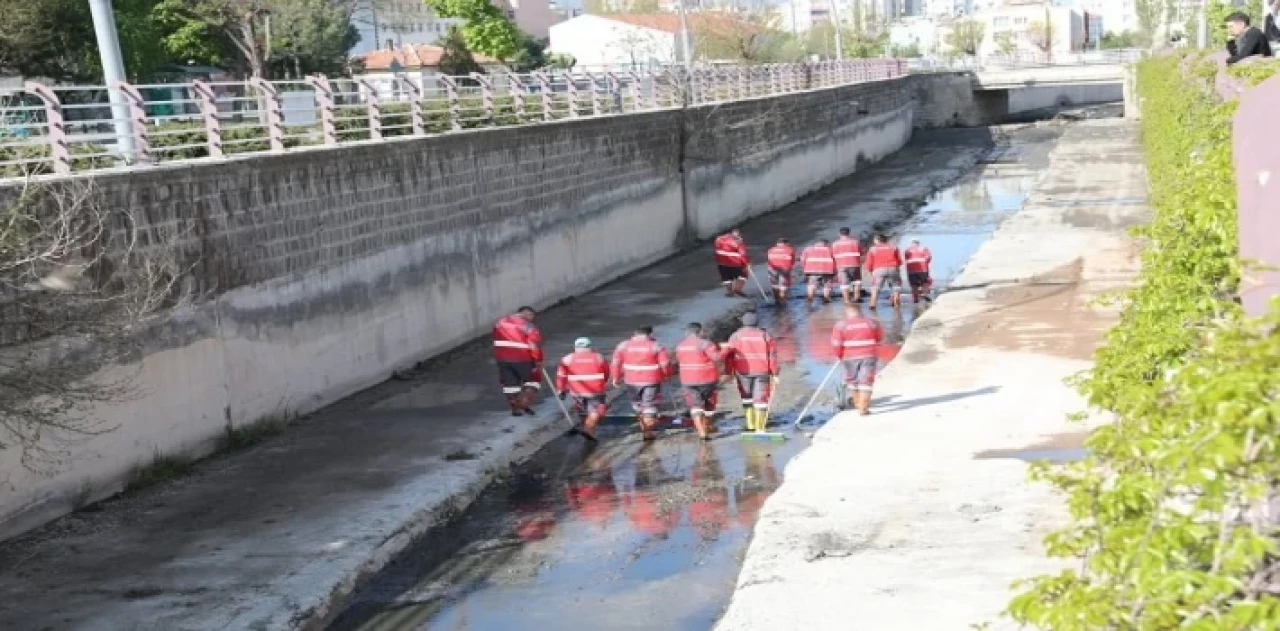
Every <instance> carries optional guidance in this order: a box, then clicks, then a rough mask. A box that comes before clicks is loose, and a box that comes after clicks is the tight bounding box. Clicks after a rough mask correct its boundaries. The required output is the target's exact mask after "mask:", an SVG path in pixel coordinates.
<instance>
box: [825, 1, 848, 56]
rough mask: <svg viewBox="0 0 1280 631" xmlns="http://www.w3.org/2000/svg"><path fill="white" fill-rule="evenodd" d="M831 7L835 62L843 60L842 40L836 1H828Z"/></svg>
mask: <svg viewBox="0 0 1280 631" xmlns="http://www.w3.org/2000/svg"><path fill="white" fill-rule="evenodd" d="M828 1H829V3H830V5H831V24H832V26H834V27H835V28H836V60H837V61H839V60H841V59H844V38H843V37H841V36H840V11H839V8H838V7H837V6H836V0H828Z"/></svg>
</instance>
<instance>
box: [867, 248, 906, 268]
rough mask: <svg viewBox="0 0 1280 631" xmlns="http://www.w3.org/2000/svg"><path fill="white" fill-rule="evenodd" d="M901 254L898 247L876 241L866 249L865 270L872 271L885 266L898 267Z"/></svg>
mask: <svg viewBox="0 0 1280 631" xmlns="http://www.w3.org/2000/svg"><path fill="white" fill-rule="evenodd" d="M901 265H902V255H901V254H899V253H898V248H896V247H894V246H892V245H889V244H888V243H877V244H876V245H873V246H871V249H870V250H867V271H868V272H872V271H875V270H878V269H882V268H886V267H900V266H901Z"/></svg>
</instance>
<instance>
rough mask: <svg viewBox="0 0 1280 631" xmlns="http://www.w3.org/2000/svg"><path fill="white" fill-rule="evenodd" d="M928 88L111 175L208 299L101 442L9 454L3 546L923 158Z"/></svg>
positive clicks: (151, 239) (102, 189) (884, 86)
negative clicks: (865, 175) (553, 309)
mask: <svg viewBox="0 0 1280 631" xmlns="http://www.w3.org/2000/svg"><path fill="white" fill-rule="evenodd" d="M919 86H920V81H919V80H918V79H917V78H906V79H894V80H885V81H877V82H870V83H865V84H859V85H853V86H844V87H838V88H828V89H822V90H813V91H809V92H802V93H798V94H789V95H785V96H780V97H770V98H760V99H750V100H744V101H737V102H729V103H720V104H713V105H706V106H701V107H697V108H692V109H689V110H669V111H658V112H651V113H643V114H630V115H625V116H618V117H605V118H592V119H584V120H571V121H562V122H558V123H551V124H545V125H535V126H527V127H518V128H506V129H492V130H476V131H469V132H464V133H458V134H450V135H444V136H438V137H432V138H412V139H402V140H389V141H385V142H380V143H370V144H366V145H360V146H352V147H346V146H344V147H342V148H335V149H317V150H314V151H306V152H296V153H289V154H282V155H274V156H254V157H246V158H242V159H231V160H226V161H218V162H200V163H191V164H186V165H167V166H161V167H158V168H154V169H147V170H139V171H134V172H126V173H115V174H103V175H99V176H97V177H95V178H94V179H93V180H92V184H93V189H94V190H95V194H96V195H99V196H100V200H101V202H102V203H103V204H105V205H107V206H110V207H114V208H121V209H128V210H130V211H131V212H132V213H133V214H134V216H135V220H136V222H137V224H138V226H139V228H140V230H141V233H142V235H143V238H144V242H146V243H149V244H150V245H149V247H173V248H176V249H177V250H178V251H179V252H181V253H182V254H184V255H185V256H186V257H187V258H189V259H190V260H192V261H194V264H195V268H194V273H193V281H194V289H195V290H196V291H197V292H199V295H200V296H201V297H202V298H201V300H200V301H198V302H197V303H196V305H195V306H192V307H187V308H183V309H181V310H180V311H179V312H177V313H175V314H174V315H173V317H172V318H171V319H170V320H169V321H168V322H166V323H165V324H164V325H163V326H161V327H158V328H157V330H155V331H153V332H151V333H150V334H148V335H147V336H146V340H145V344H146V347H145V349H144V353H143V355H142V359H141V360H140V361H139V362H138V363H137V364H135V365H131V366H117V367H112V368H110V369H108V370H106V371H104V375H103V376H109V377H114V376H127V377H128V378H130V379H132V381H133V383H135V384H136V386H137V389H138V392H137V396H134V397H131V398H129V399H128V400H126V401H121V402H117V403H113V404H109V405H105V404H104V405H102V406H100V407H99V408H98V409H97V410H96V411H95V413H94V414H93V417H94V419H95V420H96V421H97V422H98V426H99V427H104V428H111V430H110V431H107V432H104V433H101V434H98V435H92V436H75V437H71V439H70V440H67V441H66V442H65V445H64V446H65V457H64V458H63V459H62V461H61V462H60V463H58V465H57V467H56V470H54V471H51V472H50V471H42V472H32V471H29V470H28V469H26V468H25V467H24V466H23V465H22V463H21V461H20V458H19V454H18V453H17V452H16V451H14V450H12V449H9V450H5V451H0V479H3V480H5V481H6V484H5V485H0V538H3V537H8V536H12V535H13V534H16V533H19V532H22V531H24V530H27V529H29V528H31V527H34V526H36V525H38V524H40V523H43V522H45V521H47V520H49V519H51V518H53V517H56V516H58V515H61V514H64V513H66V512H68V511H70V510H73V509H75V508H76V507H78V506H81V505H84V504H85V503H87V502H91V501H95V500H97V499H100V498H102V497H105V496H108V495H111V494H112V493H115V492H116V491H118V490H119V489H120V488H121V486H122V484H123V482H124V481H125V480H126V479H127V477H128V475H129V473H130V471H131V470H132V469H133V468H135V467H137V466H139V465H142V464H145V463H146V462H147V461H149V460H150V459H151V458H152V457H153V456H154V455H155V454H169V453H182V454H187V455H200V454H203V453H208V452H209V451H210V450H212V449H213V448H214V447H215V445H216V440H217V438H218V437H219V436H221V435H223V433H224V431H225V430H226V429H227V428H231V427H236V426H242V425H245V424H248V423H253V422H256V421H259V420H261V419H265V418H274V417H283V416H292V415H297V414H302V413H307V412H310V411H313V410H316V409H318V408H320V407H322V406H324V405H326V404H329V403H332V402H334V401H336V400H338V399H340V398H342V397H345V396H347V395H349V394H351V393H353V392H356V391H358V390H361V389H363V388H366V387H368V386H370V385H373V384H375V383H378V382H380V381H383V380H385V379H387V378H388V377H389V376H390V375H391V374H393V372H394V371H396V370H397V369H402V368H405V367H407V366H410V365H412V364H414V363H416V362H418V361H421V360H424V359H427V358H430V357H432V356H434V355H437V354H439V353H441V352H444V351H447V350H449V349H451V348H454V347H456V346H458V345H460V344H462V343H464V342H466V341H468V340H470V339H473V338H475V337H477V336H479V335H482V334H484V333H485V332H486V331H487V328H488V327H489V326H490V324H491V322H492V321H493V320H494V319H495V318H497V317H498V316H500V315H501V314H503V313H506V312H508V311H510V310H512V309H514V308H515V307H517V306H519V305H521V304H532V305H535V306H545V305H549V304H552V303H554V302H557V301H559V300H563V299H565V298H567V297H571V296H575V295H579V294H582V293H583V292H586V291H587V290H590V289H592V288H594V287H597V286H599V285H601V284H603V283H605V282H607V281H609V280H612V279H614V278H617V277H619V276H621V275H624V274H626V273H628V272H631V271H633V270H636V269H638V268H640V267H643V266H645V265H648V264H650V263H652V262H654V261H657V260H659V259H661V258H663V257H666V256H668V255H670V254H672V253H674V252H676V251H678V250H680V249H682V248H685V247H687V246H688V245H690V244H692V243H693V242H694V241H695V240H696V239H700V238H706V237H709V236H711V235H713V234H715V233H716V232H718V231H720V230H723V229H724V228H726V227H728V226H731V225H734V224H736V223H738V222H740V221H742V220H744V219H746V218H749V217H752V216H755V215H759V214H762V213H765V212H769V211H772V210H775V209H777V208H779V207H781V206H783V205H785V204H786V203H788V202H790V201H792V200H794V199H796V198H798V197H800V196H802V195H804V194H806V193H808V192H810V191H813V190H816V189H818V188H820V187H821V186H823V185H825V184H827V183H830V182H831V181H833V180H835V179H837V178H839V177H842V176H844V175H848V174H849V173H852V172H853V171H855V170H857V169H858V167H859V166H860V165H862V164H865V163H869V162H874V161H876V160H879V159H880V158H883V157H884V156H886V155H888V154H890V153H892V152H894V151H896V150H897V149H898V148H900V147H901V146H902V145H903V144H904V143H906V141H907V140H908V139H909V138H910V136H911V131H912V127H913V117H914V116H915V113H916V109H917V107H918V103H917V100H916V93H917V91H918V90H919V89H920V88H919ZM0 194H3V192H2V191H0ZM708 282H709V283H710V282H714V279H713V278H711V277H709V278H708Z"/></svg>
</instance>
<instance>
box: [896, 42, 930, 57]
mask: <svg viewBox="0 0 1280 631" xmlns="http://www.w3.org/2000/svg"><path fill="white" fill-rule="evenodd" d="M889 56H891V57H899V58H904V59H910V58H914V57H921V56H923V54H922V53H921V52H920V44H919V43H918V42H911V43H910V44H894V45H892V46H890V47H889Z"/></svg>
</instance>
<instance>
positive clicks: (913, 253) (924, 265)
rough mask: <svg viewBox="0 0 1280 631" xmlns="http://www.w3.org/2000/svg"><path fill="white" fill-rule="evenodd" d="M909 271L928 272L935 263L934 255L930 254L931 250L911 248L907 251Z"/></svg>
mask: <svg viewBox="0 0 1280 631" xmlns="http://www.w3.org/2000/svg"><path fill="white" fill-rule="evenodd" d="M906 257H907V271H908V272H928V271H929V264H930V263H932V262H933V253H931V252H929V248H926V247H923V246H921V247H916V246H914V245H913V246H910V247H908V248H907V251H906Z"/></svg>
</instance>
